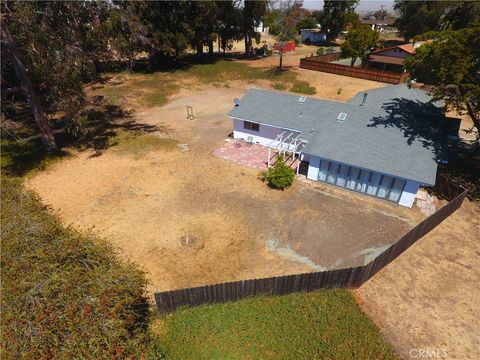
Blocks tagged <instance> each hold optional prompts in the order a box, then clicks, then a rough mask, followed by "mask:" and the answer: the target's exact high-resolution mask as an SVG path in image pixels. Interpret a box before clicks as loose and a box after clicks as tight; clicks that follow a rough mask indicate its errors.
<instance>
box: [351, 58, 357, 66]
mask: <svg viewBox="0 0 480 360" xmlns="http://www.w3.org/2000/svg"><path fill="white" fill-rule="evenodd" d="M355 61H357V58H356V57H352V59H351V60H350V66H354V65H355Z"/></svg>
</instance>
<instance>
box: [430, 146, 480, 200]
mask: <svg viewBox="0 0 480 360" xmlns="http://www.w3.org/2000/svg"><path fill="white" fill-rule="evenodd" d="M448 150H449V158H450V161H449V162H448V164H439V167H438V177H439V178H440V177H442V178H444V179H446V180H447V182H448V184H446V186H442V183H439V184H438V186H437V185H436V186H435V187H434V188H432V189H430V190H429V191H430V192H431V193H432V194H433V195H436V196H437V197H439V198H445V199H447V200H450V198H451V197H452V195H455V192H454V191H452V189H451V188H452V187H451V186H450V185H451V184H453V185H454V186H455V187H456V188H457V189H456V192H457V194H456V195H458V187H459V186H461V187H462V188H464V189H468V193H467V197H468V198H469V199H470V200H472V201H478V200H480V147H479V146H478V144H476V143H474V142H465V141H461V140H459V141H456V142H453V143H451V144H450V145H449V149H448ZM445 182H446V181H443V184H445ZM453 190H455V189H453Z"/></svg>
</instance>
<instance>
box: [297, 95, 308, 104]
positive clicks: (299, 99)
mask: <svg viewBox="0 0 480 360" xmlns="http://www.w3.org/2000/svg"><path fill="white" fill-rule="evenodd" d="M305 100H307V97H306V96H300V97H299V98H298V102H299V103H302V104H303V103H304V102H305Z"/></svg>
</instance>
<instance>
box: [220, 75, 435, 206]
mask: <svg viewBox="0 0 480 360" xmlns="http://www.w3.org/2000/svg"><path fill="white" fill-rule="evenodd" d="M429 101H430V97H429V96H428V95H427V94H426V93H425V92H423V91H421V90H418V89H409V88H408V87H407V86H405V85H403V84H401V85H393V86H387V87H385V88H381V89H375V90H370V91H366V92H362V93H359V94H357V95H356V96H355V97H354V98H353V99H352V100H351V101H350V102H349V103H342V102H336V101H330V100H320V99H314V98H307V97H305V96H296V95H291V94H286V93H281V92H273V91H266V90H259V89H249V90H248V91H247V93H246V95H245V96H244V97H243V98H242V99H241V100H240V101H239V102H238V104H237V105H236V106H235V107H234V108H233V109H232V111H231V112H230V113H229V114H228V116H229V117H230V118H232V119H233V136H234V138H235V139H240V140H245V141H251V142H253V143H257V144H260V145H263V146H268V147H271V148H273V149H275V150H277V151H278V150H279V149H280V150H288V151H290V152H293V153H295V154H296V156H298V157H299V158H300V159H301V160H302V161H305V162H308V173H307V178H308V179H311V180H315V181H322V182H325V183H329V184H332V185H336V186H340V187H344V188H346V189H349V190H353V191H358V192H361V193H365V194H367V195H371V196H375V197H379V198H382V199H385V200H388V201H392V202H395V203H398V204H399V205H402V206H406V207H411V206H412V204H413V201H414V199H415V195H416V193H417V190H418V188H419V186H420V185H426V186H433V185H434V184H435V179H436V171H437V162H438V161H439V160H441V159H442V158H443V157H444V153H443V149H444V148H443V145H442V141H440V140H441V138H442V137H441V133H440V132H439V130H436V128H435V127H432V126H429V127H428V126H426V125H425V122H428V121H431V120H432V119H434V118H435V119H436V120H437V118H438V119H440V118H441V117H444V112H443V104H441V103H430V102H429ZM440 120H441V119H440ZM430 125H431V124H430Z"/></svg>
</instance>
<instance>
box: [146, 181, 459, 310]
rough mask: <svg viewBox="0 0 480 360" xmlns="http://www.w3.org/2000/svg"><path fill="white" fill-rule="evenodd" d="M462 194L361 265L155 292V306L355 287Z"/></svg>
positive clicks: (171, 307)
mask: <svg viewBox="0 0 480 360" xmlns="http://www.w3.org/2000/svg"><path fill="white" fill-rule="evenodd" d="M466 195H467V190H464V191H463V192H462V193H460V194H458V195H457V196H456V197H455V198H454V199H453V200H452V201H450V202H449V203H448V204H447V205H445V206H444V207H442V208H441V209H439V210H438V211H437V212H435V213H434V214H432V215H431V216H429V217H428V218H426V219H425V220H423V221H422V222H421V223H420V224H418V225H417V226H415V227H414V228H413V229H411V230H410V231H409V232H408V233H406V234H405V235H404V236H402V237H401V238H400V239H399V240H398V241H397V242H395V243H394V244H393V245H392V246H390V247H389V248H388V249H386V250H385V251H383V252H382V253H381V254H380V255H378V256H377V257H376V258H375V259H373V260H372V261H370V262H369V263H368V264H366V265H364V266H358V267H354V268H346V269H337V270H328V271H319V272H311V273H305V274H295V275H286V276H276V277H271V278H264V279H252V280H242V281H233V282H228V283H221V284H214V285H205V286H200V287H195V288H188V289H179V290H171V291H164V292H158V293H155V302H156V303H157V308H158V310H159V311H160V312H163V313H167V312H171V311H174V310H175V309H177V308H178V307H180V306H187V305H189V306H192V305H193V306H194V305H201V304H212V303H223V302H227V301H238V300H240V299H243V298H246V297H249V296H255V295H265V294H267V295H270V294H272V295H284V294H289V293H292V292H298V291H313V290H317V289H324V288H331V287H342V288H357V287H359V286H361V285H362V284H364V283H365V282H366V281H368V279H370V278H371V277H372V276H374V275H375V274H376V273H377V272H378V271H380V270H381V269H383V268H384V267H385V266H386V265H388V264H389V263H391V262H392V261H393V260H395V259H396V258H397V257H398V256H399V255H400V254H402V253H403V252H404V251H405V250H407V249H408V248H409V247H410V246H411V245H413V244H414V243H415V242H416V241H418V240H419V239H420V238H421V237H423V236H424V235H426V234H427V233H428V232H430V231H431V230H432V229H434V228H435V227H436V226H437V225H439V224H440V223H441V222H442V221H443V220H445V219H446V218H447V217H448V216H450V215H451V214H452V213H453V212H455V211H456V210H457V209H458V208H459V207H460V206H461V205H462V203H463V200H464V199H465V196H466Z"/></svg>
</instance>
